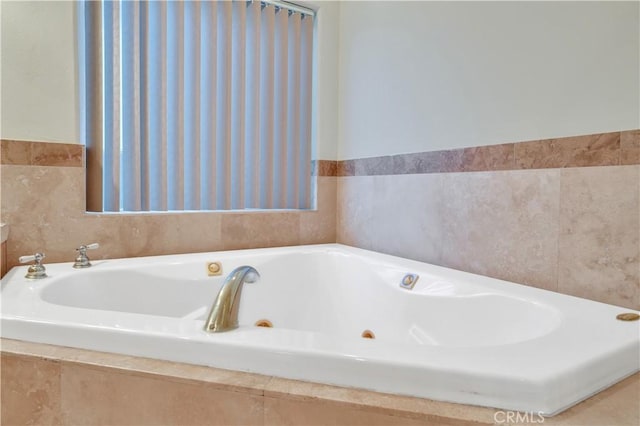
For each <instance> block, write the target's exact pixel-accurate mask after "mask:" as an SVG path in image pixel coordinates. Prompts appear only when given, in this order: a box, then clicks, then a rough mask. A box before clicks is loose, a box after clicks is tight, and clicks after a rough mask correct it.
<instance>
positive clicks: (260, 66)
mask: <svg viewBox="0 0 640 426" xmlns="http://www.w3.org/2000/svg"><path fill="white" fill-rule="evenodd" d="M286 6H287V4H286V3H285V2H259V1H251V2H247V1H184V2H183V1H126V0H122V1H106V0H103V1H86V2H82V3H80V5H79V8H80V9H79V17H80V39H79V42H80V49H79V50H80V55H81V61H80V62H81V66H82V69H81V74H82V78H81V84H82V85H83V87H82V88H81V97H82V99H83V104H84V105H83V107H84V108H83V118H82V121H83V129H82V133H83V137H84V139H85V144H86V146H87V209H88V210H89V211H114V212H118V211H167V210H229V209H249V208H261V209H273V208H275V209H281V208H294V209H307V208H310V207H311V203H312V196H311V187H312V183H311V106H312V99H311V96H312V51H313V20H314V17H313V14H312V12H310V11H306V10H304V9H302V8H298V7H286Z"/></svg>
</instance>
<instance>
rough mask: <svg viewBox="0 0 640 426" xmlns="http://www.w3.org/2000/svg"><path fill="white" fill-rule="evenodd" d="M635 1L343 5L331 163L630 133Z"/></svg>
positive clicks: (634, 98) (638, 47) (637, 111)
mask: <svg viewBox="0 0 640 426" xmlns="http://www.w3.org/2000/svg"><path fill="white" fill-rule="evenodd" d="M638 9H639V4H638V2H627V3H619V2H526V3H525V2H393V1H386V2H351V1H348V2H342V3H341V14H340V15H341V19H340V99H339V102H340V131H339V143H338V158H339V159H348V158H359V157H371V156H379V155H389V154H397V153H408V152H419V151H431V150H440V149H448V148H459V147H465V146H475V145H490V144H496V143H501V142H516V141H522V140H531V139H541V138H546V137H560V136H570V135H579V134H590V133H597V132H606V131H616V130H624V129H632V128H640V106H639V103H640V85H639V84H640V83H639V76H640V69H639V61H640V41H639V39H640V24H639V10H638Z"/></svg>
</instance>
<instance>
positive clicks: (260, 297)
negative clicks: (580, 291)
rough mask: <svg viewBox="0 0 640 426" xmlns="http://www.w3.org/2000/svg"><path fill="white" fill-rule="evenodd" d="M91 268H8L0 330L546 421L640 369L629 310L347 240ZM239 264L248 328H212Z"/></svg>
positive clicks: (636, 337)
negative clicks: (218, 268) (218, 272)
mask: <svg viewBox="0 0 640 426" xmlns="http://www.w3.org/2000/svg"><path fill="white" fill-rule="evenodd" d="M212 261H220V262H222V265H223V269H224V274H223V275H222V276H219V277H208V276H207V269H206V263H207V262H212ZM93 263H94V266H93V267H91V268H89V269H87V270H75V269H73V268H72V267H71V263H60V264H49V265H47V272H48V274H49V278H46V279H43V280H37V281H30V280H26V279H25V278H24V274H25V272H26V267H19V268H14V269H13V270H11V271H10V272H9V274H7V276H6V277H5V278H4V279H3V280H2V324H1V325H2V328H1V334H2V337H6V338H12V339H19V340H26V341H33V342H40V343H50V344H55V345H62V346H71V347H78V348H85V349H94V350H99V351H106V352H117V353H122V354H128V355H136V356H144V357H152V358H159V359H166V360H171V361H179V362H186V363H193V364H202V365H210V366H214V367H220V368H226V369H232V370H242V371H249V372H255V373H261V374H266V375H274V376H281V377H286V378H292V379H301V380H308V381H314V382H321V383H329V384H336V385H342V386H349V387H358V388H364V389H370V390H375V391H382V392H390V393H396V394H404V395H413V396H419V397H424V398H431V399H436V400H443V401H451V402H458V403H463V404H473V405H482V406H489V407H496V408H500V409H509V410H520V411H529V412H537V413H543V414H544V415H553V414H556V413H558V412H560V411H562V410H564V409H566V408H568V407H570V406H571V405H573V404H575V403H577V402H579V401H581V400H583V399H585V398H587V397H589V396H591V395H593V394H594V393H596V392H598V391H600V390H602V389H604V388H606V387H608V386H610V385H612V384H614V383H616V382H618V381H620V380H621V379H623V378H624V377H627V376H629V375H631V374H633V373H634V372H636V371H638V369H639V363H640V361H639V357H640V352H639V345H640V341H639V330H640V328H639V326H640V324H639V322H638V321H636V322H623V321H619V320H616V315H617V314H619V313H622V312H629V310H628V309H624V308H620V307H616V306H611V305H605V304H602V303H596V302H592V301H588V300H584V299H579V298H575V297H570V296H565V295H561V294H557V293H553V292H547V291H543V290H538V289H535V288H530V287H526V286H521V285H517V284H513V283H509V282H505V281H500V280H496V279H492V278H487V277H482V276H478V275H473V274H468V273H463V272H459V271H455V270H451V269H446V268H441V267H436V266H433V265H429V264H425V263H420V262H414V261H409V260H406V259H402V258H398V257H393V256H387V255H382V254H379V253H374V252H370V251H366V250H360V249H355V248H351V247H347V246H342V245H337V244H331V245H317V246H301V247H285V248H273V249H259V250H242V251H228V252H215V253H201V254H189V255H175V256H158V257H146V258H136V259H122V260H105V261H94V262H93ZM240 265H251V266H253V267H255V268H256V269H257V270H258V271H259V273H260V275H261V279H260V280H259V281H258V282H257V283H254V284H245V285H244V289H243V291H242V299H241V304H240V314H239V321H240V328H238V329H236V330H233V331H230V332H225V333H216V334H210V333H206V332H204V331H203V330H202V328H203V323H204V317H205V315H206V314H207V311H208V309H209V307H210V305H211V303H212V302H213V300H214V298H215V295H216V294H217V291H218V290H219V288H220V286H221V284H222V281H223V278H224V276H225V275H226V274H227V273H229V272H231V270H232V269H234V268H235V267H237V266H240ZM406 273H417V274H419V275H420V278H419V280H418V282H417V284H416V286H415V287H414V289H413V290H406V289H402V288H400V286H399V282H400V281H401V278H402V277H403V276H404V275H405V274H406ZM260 319H268V320H269V321H271V322H272V323H273V326H274V327H273V328H262V327H255V326H254V323H255V322H256V321H257V320H260ZM364 330H371V331H372V332H373V333H374V334H375V337H376V338H375V339H363V338H362V337H361V334H362V332H363V331H364Z"/></svg>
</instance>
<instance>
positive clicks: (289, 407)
mask: <svg viewBox="0 0 640 426" xmlns="http://www.w3.org/2000/svg"><path fill="white" fill-rule="evenodd" d="M264 424H265V425H278V426H287V425H291V426H298V425H307V426H312V425H318V426H320V425H323V426H325V425H335V426H339V425H344V426H347V425H348V426H392V425H398V426H400V425H406V426H414V425H415V426H418V425H425V424H429V425H445V424H458V425H464V424H477V423H466V422H461V421H459V420H456V421H453V422H452V421H450V420H446V419H435V418H429V417H427V416H425V417H423V418H420V419H412V418H407V417H399V416H389V415H385V414H380V413H375V412H371V411H369V410H363V409H357V408H354V407H351V406H349V405H346V404H340V403H329V402H319V401H317V400H307V401H301V400H292V399H288V398H270V397H265V398H264Z"/></svg>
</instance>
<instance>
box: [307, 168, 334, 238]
mask: <svg viewBox="0 0 640 426" xmlns="http://www.w3.org/2000/svg"><path fill="white" fill-rule="evenodd" d="M336 190H337V178H336V177H322V176H320V177H318V194H317V197H318V209H317V210H316V211H301V212H300V244H321V243H335V242H336Z"/></svg>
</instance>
